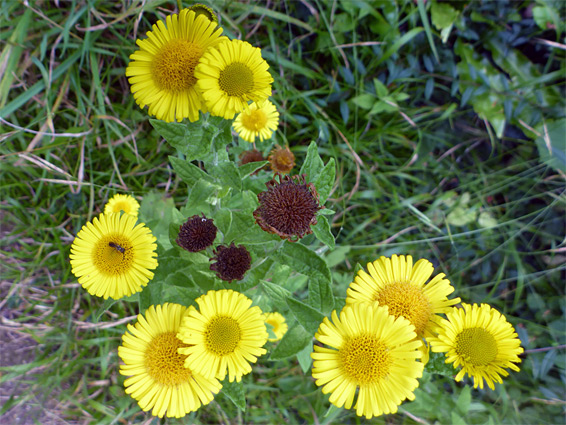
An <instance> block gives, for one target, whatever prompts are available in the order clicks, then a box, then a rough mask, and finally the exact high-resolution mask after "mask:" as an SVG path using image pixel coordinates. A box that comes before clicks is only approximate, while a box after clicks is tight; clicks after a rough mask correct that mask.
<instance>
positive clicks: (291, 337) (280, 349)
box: [269, 324, 312, 360]
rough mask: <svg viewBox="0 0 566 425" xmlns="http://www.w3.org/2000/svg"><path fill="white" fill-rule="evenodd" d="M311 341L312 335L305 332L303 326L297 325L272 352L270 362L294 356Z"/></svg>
mask: <svg viewBox="0 0 566 425" xmlns="http://www.w3.org/2000/svg"><path fill="white" fill-rule="evenodd" d="M311 341H312V335H311V334H309V333H308V332H307V331H305V329H304V328H303V327H302V326H301V325H299V324H296V325H294V326H292V327H291V328H290V329H289V330H288V331H287V333H286V334H285V335H283V338H282V339H281V342H279V344H277V347H275V349H274V350H273V351H272V352H271V356H269V360H281V359H286V358H287V357H291V356H294V355H295V354H297V353H298V352H299V351H301V350H302V349H303V348H305V347H306V346H307V345H308V344H309V343H310V342H311Z"/></svg>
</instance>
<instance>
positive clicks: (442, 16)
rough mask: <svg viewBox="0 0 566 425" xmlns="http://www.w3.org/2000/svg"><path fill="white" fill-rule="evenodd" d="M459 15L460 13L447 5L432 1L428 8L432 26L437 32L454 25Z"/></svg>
mask: <svg viewBox="0 0 566 425" xmlns="http://www.w3.org/2000/svg"><path fill="white" fill-rule="evenodd" d="M459 14H460V12H458V11H457V10H456V9H454V8H453V7H452V6H451V5H450V4H448V3H438V2H435V1H434V2H432V4H431V6H430V15H431V18H432V24H433V25H434V26H435V27H436V29H438V30H443V29H444V28H448V27H450V26H451V25H452V24H454V22H455V21H456V19H457V18H458V15H459Z"/></svg>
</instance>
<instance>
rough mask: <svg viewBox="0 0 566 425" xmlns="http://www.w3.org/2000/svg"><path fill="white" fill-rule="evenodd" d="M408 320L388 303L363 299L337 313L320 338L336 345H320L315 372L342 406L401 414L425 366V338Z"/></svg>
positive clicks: (368, 413) (362, 413) (363, 412)
mask: <svg viewBox="0 0 566 425" xmlns="http://www.w3.org/2000/svg"><path fill="white" fill-rule="evenodd" d="M414 329H415V328H414V326H413V325H412V324H410V323H409V321H408V320H406V319H404V318H402V317H398V318H395V317H393V316H392V315H390V314H389V313H388V310H387V307H383V306H379V305H377V304H373V305H372V304H364V303H358V304H353V305H349V306H346V307H344V309H343V310H342V312H341V313H340V317H338V314H337V313H336V311H333V312H332V321H330V320H329V319H328V318H325V319H324V320H323V322H322V323H321V324H320V326H319V328H318V332H317V333H316V334H315V338H316V339H317V340H318V341H319V342H321V343H322V344H325V345H327V346H330V347H331V348H327V347H324V346H320V345H315V346H314V353H312V354H311V357H312V358H313V360H314V361H313V369H312V376H313V378H315V380H316V381H315V382H316V385H318V386H321V387H322V392H323V393H324V394H328V393H331V395H330V402H331V403H332V404H334V405H335V406H337V407H342V406H343V407H344V408H346V409H350V408H351V407H352V404H353V403H354V398H355V397H356V394H357V401H356V404H355V406H354V408H355V409H356V414H357V415H358V416H365V417H366V418H367V419H370V418H372V417H373V416H379V415H382V414H385V413H395V412H396V411H397V407H398V406H399V405H400V404H401V403H402V402H403V401H404V400H405V399H409V400H413V399H414V393H413V392H414V390H415V389H416V388H417V387H418V385H419V384H418V380H417V378H420V377H421V376H422V372H423V368H424V365H423V363H421V362H419V361H418V359H419V358H420V357H421V356H422V353H421V351H420V347H421V346H422V342H421V341H419V340H417V339H416V334H415V331H414Z"/></svg>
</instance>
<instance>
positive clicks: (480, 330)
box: [427, 304, 523, 390]
mask: <svg viewBox="0 0 566 425" xmlns="http://www.w3.org/2000/svg"><path fill="white" fill-rule="evenodd" d="M462 307H463V308H453V309H451V311H450V312H448V313H447V314H446V317H447V319H448V320H445V319H442V320H441V322H440V324H439V326H438V327H437V328H436V331H437V332H438V336H437V337H429V338H427V340H428V342H429V343H430V346H431V350H432V351H433V352H436V353H445V355H446V363H453V364H454V368H458V367H461V369H460V371H459V372H458V374H457V375H456V378H455V379H456V381H461V380H462V379H463V378H464V376H465V375H466V374H468V375H469V376H470V377H473V378H474V388H477V387H478V386H479V388H483V384H484V381H485V382H486V383H487V385H488V386H489V388H491V389H492V390H494V389H495V385H494V382H497V383H500V384H501V383H503V381H502V379H501V377H502V376H508V375H509V372H507V370H506V369H511V370H514V371H516V372H518V371H519V367H518V366H517V365H516V363H520V362H521V359H520V358H519V354H521V353H522V352H523V348H522V347H521V341H520V340H519V338H518V336H517V334H516V333H515V329H514V328H513V326H512V325H511V324H510V323H509V322H508V321H507V319H506V318H505V316H503V315H502V314H501V313H499V312H498V311H497V310H495V309H493V308H491V307H490V306H489V305H487V304H481V305H480V306H478V305H477V304H474V305H469V304H462Z"/></svg>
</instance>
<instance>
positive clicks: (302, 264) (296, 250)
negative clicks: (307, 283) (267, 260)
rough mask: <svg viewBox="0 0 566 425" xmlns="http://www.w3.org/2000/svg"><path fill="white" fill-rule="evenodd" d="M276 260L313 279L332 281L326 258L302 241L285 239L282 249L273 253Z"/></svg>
mask: <svg viewBox="0 0 566 425" xmlns="http://www.w3.org/2000/svg"><path fill="white" fill-rule="evenodd" d="M273 256H274V258H275V260H276V261H278V262H279V263H281V264H285V265H287V266H289V267H291V268H292V269H294V270H295V271H296V272H297V273H301V274H304V275H306V276H309V277H311V278H313V279H316V280H320V281H325V282H330V280H331V275H330V269H329V268H328V266H327V265H326V262H325V261H324V259H322V258H321V257H319V256H318V255H316V254H315V253H314V252H313V251H311V250H310V249H308V248H307V247H306V246H304V245H301V244H300V243H291V242H287V241H285V243H284V244H283V246H282V247H281V249H278V250H277V251H275V252H274V253H273Z"/></svg>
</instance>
